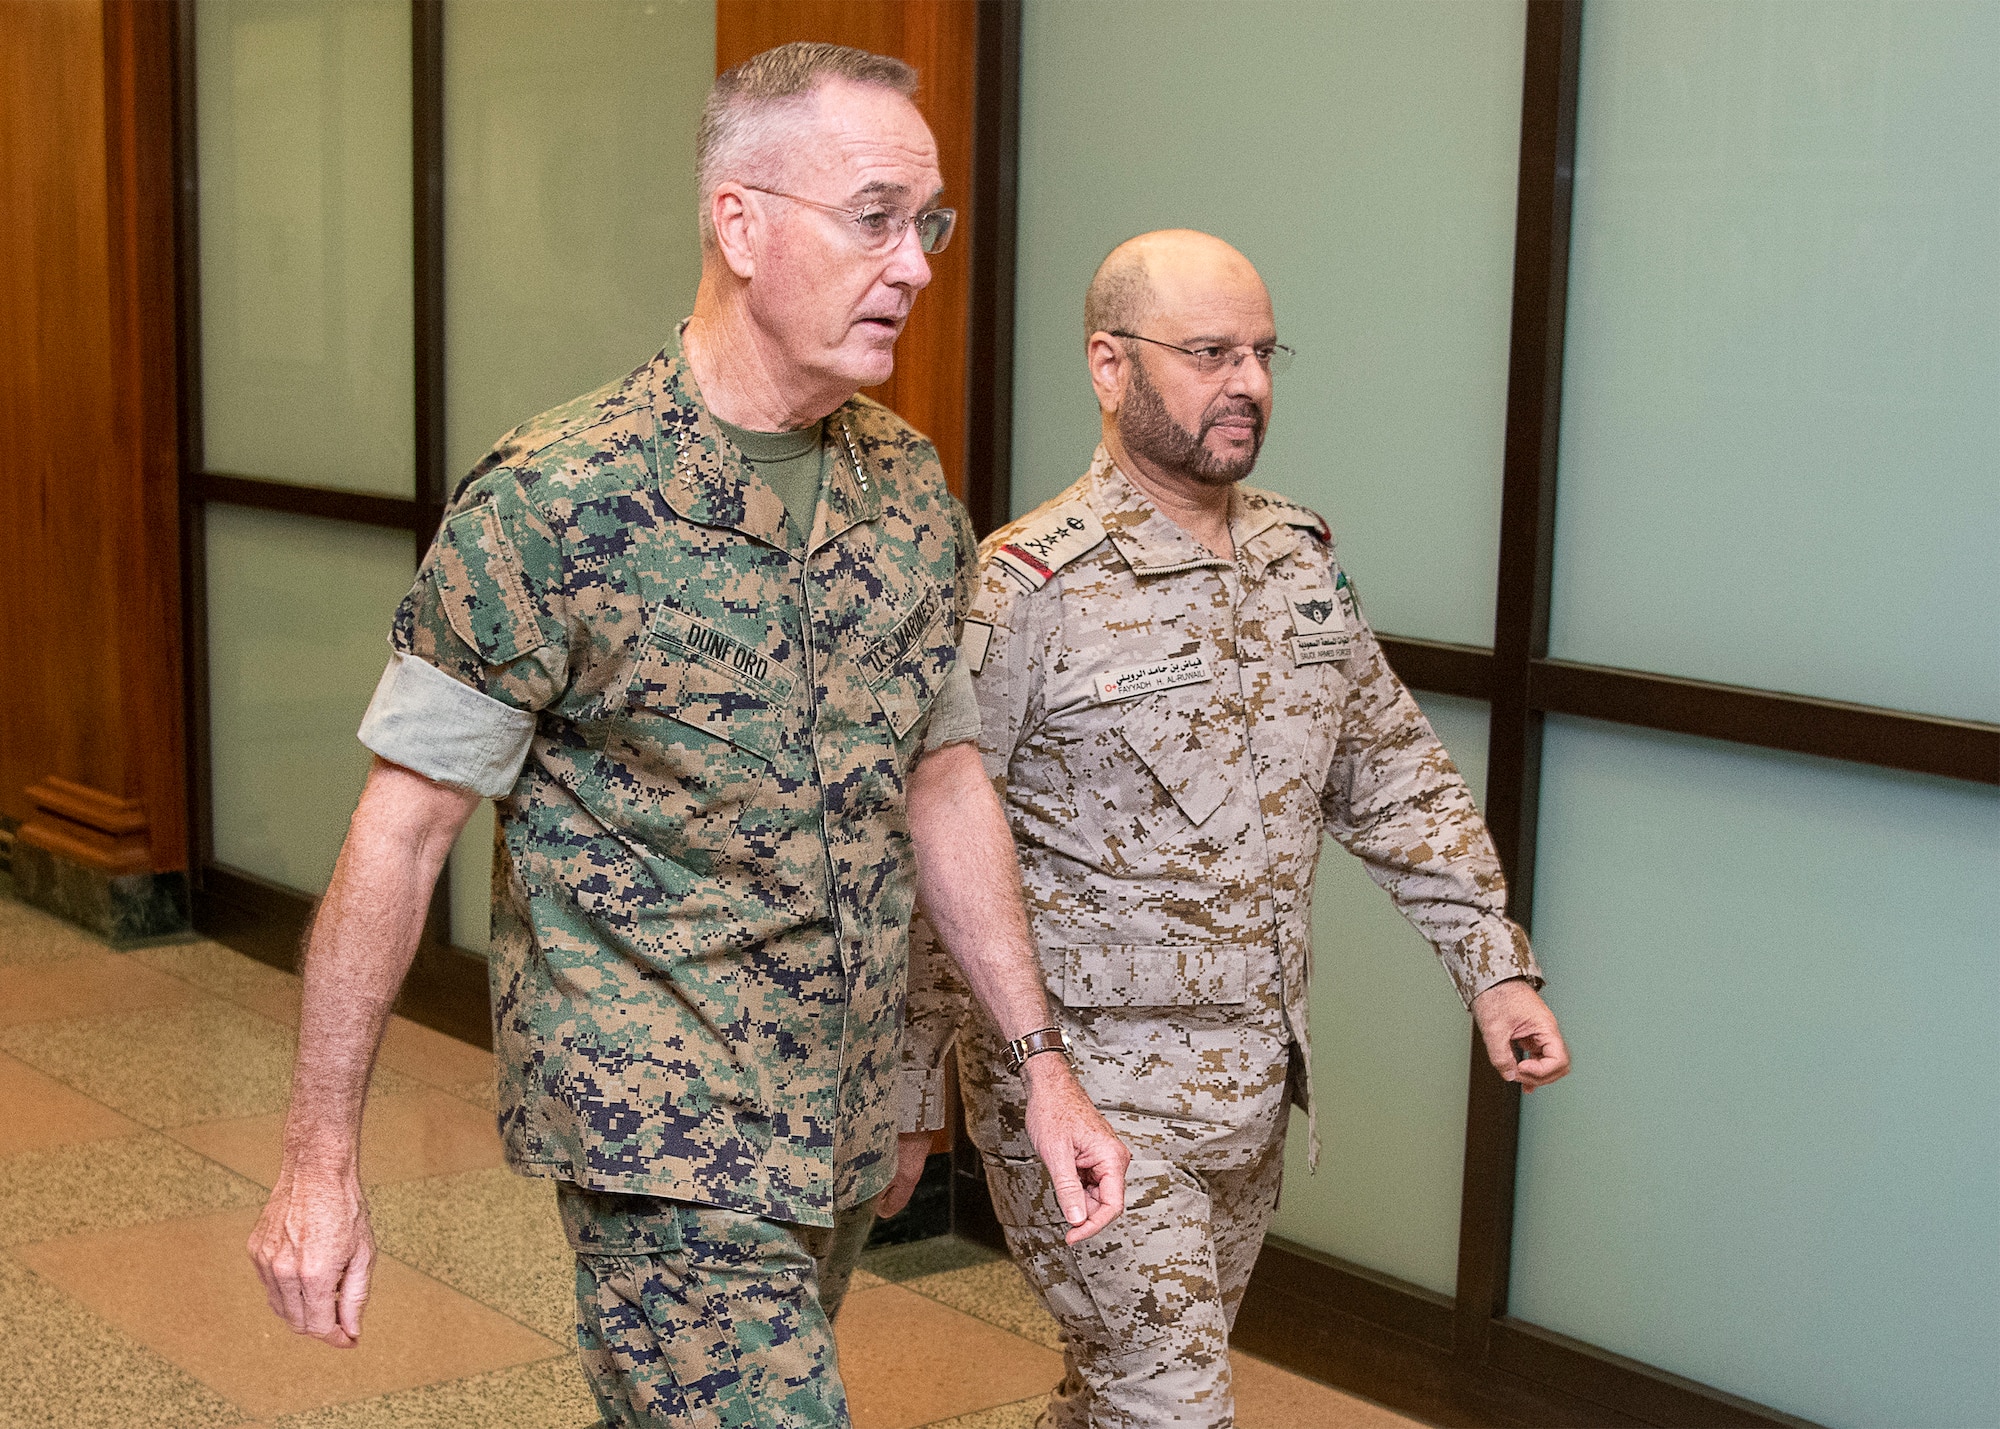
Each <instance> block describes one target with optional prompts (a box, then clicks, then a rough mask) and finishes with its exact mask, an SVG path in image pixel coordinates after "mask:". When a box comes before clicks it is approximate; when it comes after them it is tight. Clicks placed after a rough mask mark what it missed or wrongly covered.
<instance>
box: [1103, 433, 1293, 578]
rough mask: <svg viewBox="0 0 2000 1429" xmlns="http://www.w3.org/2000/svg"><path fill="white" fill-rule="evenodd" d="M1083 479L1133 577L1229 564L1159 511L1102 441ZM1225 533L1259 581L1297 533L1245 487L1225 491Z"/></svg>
mask: <svg viewBox="0 0 2000 1429" xmlns="http://www.w3.org/2000/svg"><path fill="white" fill-rule="evenodd" d="M1084 480H1085V482H1086V483H1087V485H1086V488H1085V500H1086V501H1088V502H1089V504H1090V509H1091V511H1092V512H1093V513H1094V514H1095V515H1096V517H1097V519H1098V521H1099V522H1101V523H1102V524H1103V526H1104V534H1105V535H1106V536H1108V537H1110V538H1111V544H1112V545H1114V546H1116V547H1117V548H1118V554H1119V555H1120V556H1122V557H1124V559H1125V563H1126V564H1127V565H1128V566H1130V567H1131V568H1132V572H1133V574H1134V575H1142V576H1148V575H1165V574H1167V573H1169V572H1173V571H1188V570H1194V569H1197V568H1198V567H1201V566H1227V565H1229V564H1230V562H1229V561H1228V560H1227V559H1225V558H1224V557H1222V556H1218V555H1216V554H1215V552H1213V551H1211V550H1209V549H1208V547H1206V546H1204V545H1202V543H1201V542H1199V541H1197V540H1196V539H1195V538H1194V537H1193V536H1191V535H1189V534H1188V532H1187V531H1186V530H1185V529H1184V528H1183V527H1182V526H1181V525H1180V524H1179V523H1178V522H1176V521H1174V520H1173V518H1171V517H1169V516H1165V515H1163V514H1161V512H1160V510H1159V509H1158V508H1157V507H1155V506H1154V505H1153V502H1152V498H1151V497H1149V496H1147V495H1146V493H1145V492H1143V491H1141V490H1140V489H1139V488H1138V487H1137V486H1136V485H1134V484H1133V482H1132V479H1131V478H1130V477H1128V476H1126V475H1125V473H1124V472H1123V471H1122V470H1120V469H1119V466H1118V463H1117V462H1115V461H1113V460H1112V459H1111V453H1110V451H1109V450H1108V449H1107V448H1106V447H1105V446H1104V445H1103V444H1102V443H1099V445H1098V448H1097V452H1096V454H1095V455H1094V456H1093V457H1092V458H1091V462H1090V470H1089V471H1088V472H1087V473H1085V475H1084ZM1229 536H1230V539H1231V540H1232V541H1234V542H1235V543H1236V550H1237V554H1238V555H1240V556H1241V557H1242V558H1243V562H1244V564H1245V565H1247V566H1248V567H1249V568H1250V572H1251V574H1252V575H1254V576H1256V577H1259V578H1260V579H1261V578H1262V576H1263V574H1264V572H1265V570H1266V569H1267V568H1268V567H1269V566H1270V564H1271V562H1273V561H1275V560H1277V559H1278V558H1279V557H1280V556H1283V555H1286V554H1288V553H1290V552H1291V551H1292V549H1293V548H1294V547H1295V546H1296V545H1297V544H1298V535H1297V533H1296V532H1295V531H1293V530H1292V528H1291V527H1290V526H1288V525H1286V524H1285V518H1284V516H1283V515H1282V514H1281V513H1280V512H1279V511H1277V510H1276V509H1274V507H1273V506H1272V504H1271V502H1270V501H1269V500H1268V499H1267V498H1266V496H1265V494H1264V493H1263V492H1261V491H1256V490H1254V489H1252V488H1248V487H1243V486H1238V487H1236V488H1234V489H1233V490H1231V492H1230V493H1229Z"/></svg>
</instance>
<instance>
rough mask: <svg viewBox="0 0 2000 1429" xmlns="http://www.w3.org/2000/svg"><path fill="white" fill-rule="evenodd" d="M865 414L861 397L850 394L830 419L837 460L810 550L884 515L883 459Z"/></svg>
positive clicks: (829, 430)
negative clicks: (863, 417)
mask: <svg viewBox="0 0 2000 1429" xmlns="http://www.w3.org/2000/svg"><path fill="white" fill-rule="evenodd" d="M861 413H862V401H861V398H859V397H850V398H848V399H847V401H846V402H845V403H844V404H842V406H841V408H840V410H839V411H837V412H835V413H834V414H833V415H832V416H831V417H828V418H827V419H826V441H827V442H828V444H829V445H830V446H831V447H832V448H833V462H832V465H831V466H830V467H829V469H828V471H827V476H826V486H825V487H824V489H822V490H821V492H820V494H819V511H818V513H817V514H816V515H815V516H814V517H813V533H812V540H811V541H809V542H808V543H807V548H808V549H809V550H814V551H817V550H818V549H819V548H820V547H821V546H824V545H825V544H826V543H827V542H829V541H831V540H833V539H834V537H836V536H838V535H840V533H841V532H843V531H847V530H851V529H852V528H854V527H856V526H859V525H860V524H861V523H862V522H864V521H873V520H874V519H875V518H876V517H877V516H880V515H881V514H882V471H883V466H882V461H881V458H880V457H878V456H877V455H876V453H875V450H874V448H875V445H876V444H875V442H874V441H873V440H872V439H871V438H870V437H869V436H868V435H867V430H866V429H867V426H869V425H872V424H864V423H863V422H862V421H861V420H860V418H861ZM857 461H858V462H859V463H860V468H859V470H856V467H855V463H856V462H857Z"/></svg>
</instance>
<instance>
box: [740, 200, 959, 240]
mask: <svg viewBox="0 0 2000 1429" xmlns="http://www.w3.org/2000/svg"><path fill="white" fill-rule="evenodd" d="M743 187H744V188H746V189H755V190H756V191H757V192H758V193H760V194H769V195H771V197H773V198H788V199H790V200H791V201H792V202H793V203H802V204H805V205H806V206H807V207H808V208H818V209H824V210H826V212H828V213H837V214H839V215H840V216H841V217H842V218H844V219H846V220H847V221H848V222H849V223H851V224H853V225H854V233H855V236H856V237H857V238H859V239H860V241H861V246H862V248H864V249H866V250H867V251H868V252H870V253H878V252H882V251H884V250H886V249H890V248H894V247H895V246H896V245H897V244H898V243H901V242H902V241H903V230H905V229H906V228H908V227H909V226H910V225H911V224H915V225H916V227H917V246H918V247H919V248H921V249H923V251H924V252H926V253H942V252H943V251H944V246H945V245H946V244H947V243H949V242H951V233H952V230H953V229H954V228H956V227H957V226H958V210H957V209H955V208H927V209H925V210H923V211H922V212H921V213H904V212H902V211H901V210H899V209H895V208H891V207H890V206H889V205H888V204H882V203H871V204H864V205H863V206H862V207H860V208H845V207H843V206H842V205H840V204H837V203H821V202H820V201H819V200H818V199H816V198H806V197H805V196H804V195H802V194H788V193H786V192H785V191H784V190H783V189H767V188H765V187H763V186H762V185H761V184H745V185H743Z"/></svg>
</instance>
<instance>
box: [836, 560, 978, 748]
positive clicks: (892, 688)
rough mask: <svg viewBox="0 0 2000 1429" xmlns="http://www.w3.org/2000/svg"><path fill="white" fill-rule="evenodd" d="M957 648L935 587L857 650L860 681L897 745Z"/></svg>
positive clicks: (933, 694) (931, 697) (932, 698)
mask: <svg viewBox="0 0 2000 1429" xmlns="http://www.w3.org/2000/svg"><path fill="white" fill-rule="evenodd" d="M957 658H958V647H957V645H956V644H955V643H954V642H953V640H952V638H951V621H950V620H949V619H948V618H947V614H946V610H945V603H944V599H943V597H942V596H940V595H939V594H938V592H937V590H936V589H935V588H932V589H931V590H928V591H926V592H925V593H924V595H923V597H922V598H921V599H920V600H918V601H917V603H916V604H915V605H913V606H912V607H911V608H910V610H909V611H908V613H907V614H905V615H904V616H903V617H902V618H901V619H899V620H898V621H897V622H896V624H895V625H894V626H893V627H891V629H890V631H889V633H888V634H887V635H885V636H883V637H882V638H881V639H880V640H878V641H876V642H875V643H874V644H873V645H871V646H870V647H869V648H868V649H867V650H866V651H865V652H863V654H862V656H861V659H860V665H861V670H862V675H863V678H865V679H866V680H867V681H868V688H869V689H870V691H872V692H873V694H874V696H875V703H876V705H877V706H878V707H879V708H880V709H881V711H882V717H883V718H884V719H886V720H887V721H888V722H889V728H890V730H891V731H892V732H893V733H894V734H895V736H896V742H897V744H898V745H902V744H903V743H905V742H906V741H908V740H909V739H910V737H911V735H912V733H913V732H914V731H915V730H916V728H917V725H918V724H919V722H921V721H922V719H923V718H924V716H925V714H927V713H928V712H929V710H930V707H931V705H932V704H933V703H935V702H936V700H937V697H938V692H939V691H940V690H942V689H943V688H944V682H945V678H946V676H948V675H950V674H951V667H952V662H953V661H954V660H956V659H957Z"/></svg>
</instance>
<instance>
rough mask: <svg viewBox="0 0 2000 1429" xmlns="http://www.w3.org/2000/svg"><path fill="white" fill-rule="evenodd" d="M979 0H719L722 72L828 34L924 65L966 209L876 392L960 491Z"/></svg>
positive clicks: (949, 171)
mask: <svg viewBox="0 0 2000 1429" xmlns="http://www.w3.org/2000/svg"><path fill="white" fill-rule="evenodd" d="M977 10H978V6H977V3H976V0H717V3H716V7H715V67H716V72H717V73H718V74H719V73H721V72H722V71H723V70H726V69H728V68H730V67H731V66H732V65H737V64H741V63H742V62H743V61H744V60H747V59H749V58H750V57H751V56H752V55H754V54H758V53H761V52H762V51H764V50H768V49H770V48H771V47H772V46H774V45H782V44H788V43H790V42H791V41H793V40H824V41H828V42H831V43H834V44H841V45H852V46H854V47H855V48H856V49H863V50H872V51H874V52H875V53H876V54H883V55H894V56H895V57H896V58H898V59H901V60H905V61H907V62H908V63H910V64H913V65H915V66H916V67H917V70H918V73H919V74H921V75H922V77H923V80H922V83H923V87H922V88H921V89H920V90H919V91H918V92H917V107H918V108H919V109H921V110H922V111H923V115H924V118H925V119H926V120H928V121H929V123H930V126H931V132H932V133H933V134H935V135H936V136H937V142H938V166H939V168H941V169H942V170H943V172H944V183H945V202H946V203H947V204H949V205H950V206H952V207H955V208H956V209H957V210H958V229H957V231H956V233H955V234H954V235H953V237H952V240H951V246H950V247H949V248H947V249H945V251H944V252H942V253H940V254H937V255H936V256H935V257H933V258H932V259H931V272H932V276H931V285H930V287H929V288H927V289H925V290H924V292H923V294H922V296H920V297H919V298H918V299H917V305H916V308H915V309H914V311H913V312H912V313H911V315H910V322H909V326H908V327H906V328H904V329H903V336H902V338H901V340H900V341H898V342H897V344H896V372H895V375H894V376H892V377H891V378H890V379H889V380H888V381H887V382H885V383H883V384H882V385H881V386H880V387H874V388H870V389H869V392H868V395H869V396H871V397H873V398H875V399H876V400H877V401H879V402H881V403H883V404H884V405H885V406H888V407H890V408H892V409H894V410H895V411H896V412H897V413H899V414H900V415H901V416H902V418H903V419H904V420H905V421H907V422H909V423H910V424H911V425H912V426H914V427H915V428H916V429H917V430H918V431H920V432H922V433H923V434H924V435H925V436H927V437H929V438H930V439H931V440H932V441H933V442H934V443H936V444H937V449H938V457H939V459H940V460H941V461H943V463H944V471H945V479H946V480H947V481H949V482H950V483H951V489H952V492H953V494H954V495H956V496H958V497H959V498H960V499H961V500H963V499H964V498H965V495H966V422H965V415H966V414H965V382H966V353H967V340H968V331H969V314H970V310H971V291H972V283H971V271H972V263H971V259H972V246H973V232H972V227H973V223H974V216H973V214H972V212H971V210H972V164H973V75H974V49H975V43H976V39H977V28H978V14H977Z"/></svg>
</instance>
